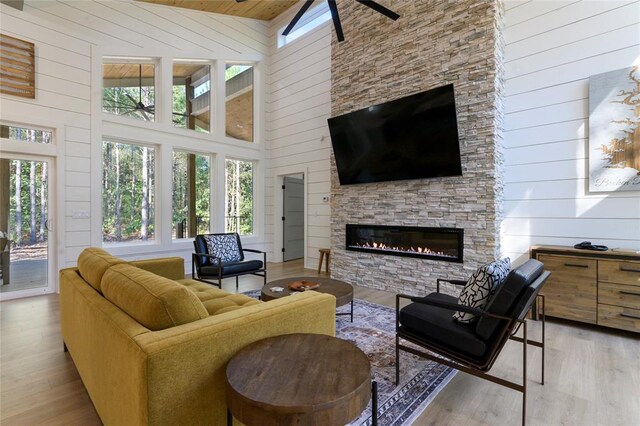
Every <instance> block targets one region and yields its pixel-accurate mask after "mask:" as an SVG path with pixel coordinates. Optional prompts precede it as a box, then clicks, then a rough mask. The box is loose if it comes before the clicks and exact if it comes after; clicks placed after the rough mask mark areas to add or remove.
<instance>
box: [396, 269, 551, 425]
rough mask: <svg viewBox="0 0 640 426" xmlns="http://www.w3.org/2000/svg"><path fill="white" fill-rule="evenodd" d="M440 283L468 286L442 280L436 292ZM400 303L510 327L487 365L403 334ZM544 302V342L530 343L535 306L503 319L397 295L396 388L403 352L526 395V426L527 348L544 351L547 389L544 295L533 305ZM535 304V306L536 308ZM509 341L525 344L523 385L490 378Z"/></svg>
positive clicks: (504, 330) (542, 305) (542, 306)
mask: <svg viewBox="0 0 640 426" xmlns="http://www.w3.org/2000/svg"><path fill="white" fill-rule="evenodd" d="M548 276H549V272H543V274H542V275H541V276H540V277H538V278H537V279H536V280H540V279H542V280H546V279H547V277H548ZM440 282H449V283H452V284H454V285H464V284H465V283H466V281H460V280H447V279H442V278H440V279H438V280H437V284H436V292H437V293H440ZM400 299H410V300H412V301H413V302H414V303H424V304H427V305H431V306H438V307H441V308H446V309H451V310H457V311H461V312H468V313H472V314H475V315H478V316H480V317H488V318H495V319H499V320H504V321H506V325H505V326H503V327H502V331H501V332H500V333H499V335H498V336H497V337H496V338H495V341H497V343H495V344H494V346H493V348H492V350H491V352H490V354H489V356H488V357H487V359H486V361H485V362H483V363H477V362H474V361H472V360H470V359H468V358H466V357H464V356H463V355H461V354H458V353H455V352H453V351H452V350H451V349H448V348H445V347H443V346H440V345H438V344H436V343H434V342H425V340H424V338H422V337H420V336H417V335H415V334H412V333H411V332H408V331H407V330H403V329H402V328H401V327H400ZM538 300H539V301H540V304H538V306H539V307H540V308H539V309H540V310H541V317H542V319H541V320H542V338H541V340H540V341H536V340H530V339H529V338H528V337H527V320H526V315H527V313H528V312H529V311H531V306H529V307H527V309H525V310H524V313H523V314H522V316H521V317H520V318H512V317H507V316H502V315H496V314H492V313H489V312H487V311H484V310H481V309H477V308H471V307H468V306H463V305H458V304H453V303H447V302H440V301H433V300H421V299H420V298H416V297H415V296H409V295H406V294H398V295H396V384H398V382H399V378H400V351H401V350H403V351H405V352H409V353H412V354H414V355H417V356H419V357H422V358H426V359H429V360H431V361H434V362H437V363H439V364H443V365H446V366H448V367H451V368H454V369H456V370H459V371H463V372H465V373H468V374H471V375H473V376H476V377H480V378H482V379H485V380H488V381H490V382H493V383H496V384H499V385H501V386H505V387H507V388H509V389H513V390H516V391H518V392H521V393H522V424H523V425H524V424H525V419H526V409H527V346H528V345H532V346H536V347H539V348H541V349H542V361H541V379H540V383H541V384H542V385H544V356H545V312H544V309H545V301H544V295H541V294H538V295H537V296H536V297H535V298H534V300H533V301H538ZM533 301H532V302H531V304H533ZM520 328H522V331H523V332H522V337H518V336H516V333H517V332H518V330H519V329H520ZM400 339H403V340H406V341H408V342H411V343H413V344H415V345H418V346H420V347H422V348H424V349H426V351H420V350H418V349H415V348H413V347H410V346H406V345H403V344H402V343H401V341H400ZM508 340H514V341H516V342H520V343H522V383H517V382H512V381H509V380H506V379H503V378H500V377H496V376H493V375H490V374H488V371H489V370H490V369H491V367H493V364H494V363H495V361H496V359H497V358H498V355H500V352H501V351H502V348H503V347H504V345H505V344H506V342H507V341H508Z"/></svg>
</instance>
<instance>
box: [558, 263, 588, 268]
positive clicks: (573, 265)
mask: <svg viewBox="0 0 640 426" xmlns="http://www.w3.org/2000/svg"><path fill="white" fill-rule="evenodd" d="M564 266H571V267H573V268H588V267H589V265H580V264H578V263H565V264H564Z"/></svg>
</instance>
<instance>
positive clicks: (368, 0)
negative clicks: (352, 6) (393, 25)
mask: <svg viewBox="0 0 640 426" xmlns="http://www.w3.org/2000/svg"><path fill="white" fill-rule="evenodd" d="M356 1H357V2H358V3H360V4H363V5H365V6H367V7H369V8H371V9H373V10H375V11H376V12H379V13H382V14H383V15H384V16H386V17H387V18H389V19H393V20H394V21H395V20H396V19H398V18H399V17H400V15H398V14H397V13H395V12H394V11H393V10H390V9H387V8H386V7H384V6H383V5H381V4H379V3H376V2H375V1H373V0H356Z"/></svg>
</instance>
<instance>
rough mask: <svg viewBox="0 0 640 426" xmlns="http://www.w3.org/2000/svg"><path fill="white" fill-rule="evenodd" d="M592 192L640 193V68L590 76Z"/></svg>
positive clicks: (590, 177) (590, 178)
mask: <svg viewBox="0 0 640 426" xmlns="http://www.w3.org/2000/svg"><path fill="white" fill-rule="evenodd" d="M589 191H590V192H603V191H640V66H634V67H631V68H626V69H621V70H616V71H609V72H606V73H603V74H598V75H593V76H591V77H589Z"/></svg>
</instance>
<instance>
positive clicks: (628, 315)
mask: <svg viewBox="0 0 640 426" xmlns="http://www.w3.org/2000/svg"><path fill="white" fill-rule="evenodd" d="M620 316H621V317H625V318H633V319H639V320H640V316H638V315H631V314H620Z"/></svg>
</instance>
